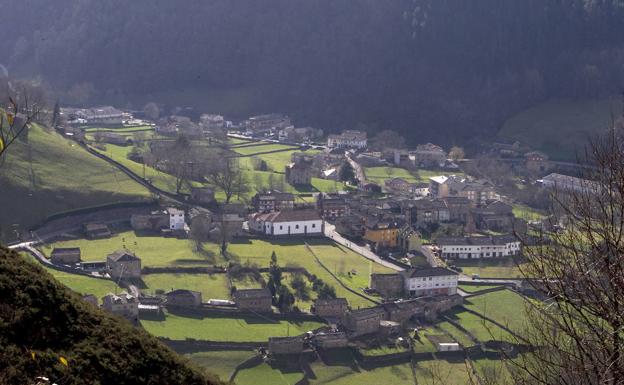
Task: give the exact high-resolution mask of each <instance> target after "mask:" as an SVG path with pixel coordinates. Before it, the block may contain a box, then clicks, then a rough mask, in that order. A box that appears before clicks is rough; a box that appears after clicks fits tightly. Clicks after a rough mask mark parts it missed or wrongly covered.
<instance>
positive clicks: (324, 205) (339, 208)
mask: <svg viewBox="0 0 624 385" xmlns="http://www.w3.org/2000/svg"><path fill="white" fill-rule="evenodd" d="M316 209H317V210H318V211H319V214H320V215H321V218H323V219H326V220H335V219H337V218H340V217H343V216H345V215H347V214H349V206H348V205H347V201H346V198H345V197H344V196H343V195H340V194H325V193H319V194H318V195H317V197H316Z"/></svg>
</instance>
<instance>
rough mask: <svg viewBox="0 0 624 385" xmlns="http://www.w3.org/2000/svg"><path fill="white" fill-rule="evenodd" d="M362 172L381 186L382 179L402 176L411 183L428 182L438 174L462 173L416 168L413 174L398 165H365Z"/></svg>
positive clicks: (459, 173) (458, 173)
mask: <svg viewBox="0 0 624 385" xmlns="http://www.w3.org/2000/svg"><path fill="white" fill-rule="evenodd" d="M364 173H365V174H366V179H369V180H372V181H373V182H376V183H377V184H380V185H382V186H383V184H384V181H386V180H387V179H393V178H403V179H405V180H406V181H408V182H411V183H428V182H429V178H430V177H432V176H438V175H463V174H462V173H461V172H459V171H457V172H449V171H433V170H423V169H420V170H418V174H417V175H413V174H412V173H410V172H409V171H408V170H406V169H404V168H400V167H365V168H364Z"/></svg>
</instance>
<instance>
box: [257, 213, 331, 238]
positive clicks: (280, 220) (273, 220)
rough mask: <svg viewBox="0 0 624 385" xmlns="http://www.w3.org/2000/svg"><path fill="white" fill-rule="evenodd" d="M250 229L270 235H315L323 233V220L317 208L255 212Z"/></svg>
mask: <svg viewBox="0 0 624 385" xmlns="http://www.w3.org/2000/svg"><path fill="white" fill-rule="evenodd" d="M248 223H249V230H251V231H253V232H256V233H259V234H263V235H270V236H301V235H304V236H314V235H322V234H323V220H322V219H321V217H320V216H319V214H318V212H317V211H316V210H311V209H305V210H285V211H275V212H272V213H264V214H263V213H254V214H251V215H250V216H249V221H248Z"/></svg>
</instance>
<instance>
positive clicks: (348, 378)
mask: <svg viewBox="0 0 624 385" xmlns="http://www.w3.org/2000/svg"><path fill="white" fill-rule="evenodd" d="M311 367H312V370H313V371H314V374H315V375H316V379H312V380H311V381H310V384H313V385H321V384H332V385H334V384H337V385H355V384H357V385H379V384H413V383H414V376H413V375H412V370H411V368H410V365H409V364H399V365H393V366H386V367H380V368H375V369H371V370H364V369H361V368H357V367H355V366H354V363H353V361H347V360H345V361H343V362H340V363H339V364H337V365H332V366H325V365H323V364H322V363H321V362H318V361H317V362H315V363H313V364H312V365H311Z"/></svg>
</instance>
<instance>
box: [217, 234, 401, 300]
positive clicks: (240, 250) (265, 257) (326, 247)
mask: <svg viewBox="0 0 624 385" xmlns="http://www.w3.org/2000/svg"><path fill="white" fill-rule="evenodd" d="M308 242H309V244H310V246H311V248H312V250H313V251H314V253H315V254H316V255H317V256H318V258H319V260H320V261H321V262H322V263H323V264H324V265H325V266H326V267H327V268H328V269H329V270H330V271H332V273H335V274H336V275H337V276H338V278H339V279H340V280H341V281H342V282H343V283H344V284H345V285H347V286H349V287H350V288H352V289H354V290H359V289H360V288H361V287H366V286H368V281H369V279H370V273H371V272H391V270H390V269H388V268H386V267H383V266H381V265H378V264H376V263H374V262H372V261H369V260H367V259H366V258H364V257H362V256H361V255H359V254H356V253H354V252H352V251H351V250H349V249H346V248H343V247H341V246H339V245H337V244H335V243H333V242H331V241H328V240H325V239H315V240H312V239H311V240H309V241H308ZM228 251H229V252H230V253H232V254H234V256H235V259H237V260H239V261H240V262H241V263H245V262H249V263H255V264H257V265H258V266H260V267H268V265H269V261H270V257H271V253H272V252H273V251H275V253H276V254H277V258H278V263H279V264H280V265H281V266H298V267H303V268H305V269H306V270H307V271H308V272H310V273H312V274H315V275H316V276H318V277H319V278H321V279H322V280H323V281H325V282H327V283H328V284H330V285H332V286H334V288H335V289H336V295H337V296H338V297H345V298H347V301H349V304H350V305H351V306H352V307H354V308H357V307H367V306H370V305H372V302H370V301H368V300H366V299H364V298H361V297H359V296H357V295H355V294H353V293H351V292H349V291H348V290H346V289H344V288H343V287H341V286H340V285H339V284H338V283H337V282H336V280H335V279H334V278H333V277H332V276H331V275H330V274H329V273H328V272H327V271H326V270H325V269H323V268H322V267H321V266H320V265H319V264H318V263H317V262H316V260H315V259H314V257H313V256H312V254H311V253H310V251H309V250H308V249H307V248H306V247H305V245H303V244H302V243H301V241H300V240H259V239H248V240H244V241H243V240H241V241H239V242H238V243H232V244H230V246H229V248H228ZM352 270H353V271H354V272H355V274H354V275H351V277H349V275H348V273H349V272H350V271H352Z"/></svg>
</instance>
